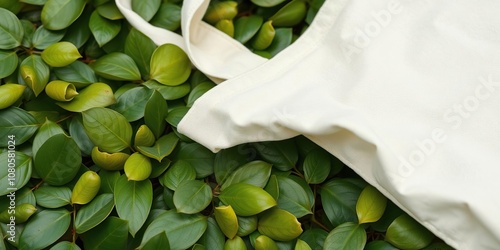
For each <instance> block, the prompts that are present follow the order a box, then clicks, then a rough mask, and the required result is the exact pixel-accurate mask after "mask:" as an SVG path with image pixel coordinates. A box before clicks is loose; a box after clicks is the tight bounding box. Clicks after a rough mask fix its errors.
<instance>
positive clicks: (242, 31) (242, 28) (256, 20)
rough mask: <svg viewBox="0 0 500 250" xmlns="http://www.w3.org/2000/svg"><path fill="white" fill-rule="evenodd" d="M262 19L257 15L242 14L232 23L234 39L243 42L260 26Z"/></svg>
mask: <svg viewBox="0 0 500 250" xmlns="http://www.w3.org/2000/svg"><path fill="white" fill-rule="evenodd" d="M262 23H263V19H262V17H260V16H258V15H252V16H242V17H240V18H238V20H236V22H235V23H234V39H236V40H238V41H239V42H240V43H242V44H244V43H246V42H248V41H250V39H252V37H253V36H255V34H257V32H258V31H259V29H260V26H262Z"/></svg>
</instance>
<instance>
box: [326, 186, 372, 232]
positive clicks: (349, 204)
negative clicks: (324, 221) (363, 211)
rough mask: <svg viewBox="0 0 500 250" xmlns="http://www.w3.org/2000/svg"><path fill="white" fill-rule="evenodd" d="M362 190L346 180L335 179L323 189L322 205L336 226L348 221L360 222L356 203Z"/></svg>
mask: <svg viewBox="0 0 500 250" xmlns="http://www.w3.org/2000/svg"><path fill="white" fill-rule="evenodd" d="M361 190H362V189H361V188H360V187H358V186H356V185H355V184H353V183H351V182H349V181H346V180H345V179H334V180H332V181H329V182H327V183H326V184H324V185H323V186H322V187H321V190H320V196H321V203H322V204H323V209H324V210H325V213H326V216H327V217H328V219H329V220H330V222H331V223H332V224H333V225H334V226H338V225H340V224H342V223H344V222H348V221H351V222H357V221H358V219H357V215H356V203H357V201H358V197H359V195H360V194H361Z"/></svg>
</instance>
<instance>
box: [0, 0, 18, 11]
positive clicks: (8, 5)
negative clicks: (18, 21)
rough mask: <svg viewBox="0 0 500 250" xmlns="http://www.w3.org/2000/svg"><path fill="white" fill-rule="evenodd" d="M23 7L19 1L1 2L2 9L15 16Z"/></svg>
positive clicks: (6, 0) (4, 0)
mask: <svg viewBox="0 0 500 250" xmlns="http://www.w3.org/2000/svg"><path fill="white" fill-rule="evenodd" d="M21 7H22V3H21V2H20V1H19V0H3V1H1V2H0V8H4V9H6V10H8V11H10V12H12V13H14V14H17V13H18V12H19V11H20V10H21Z"/></svg>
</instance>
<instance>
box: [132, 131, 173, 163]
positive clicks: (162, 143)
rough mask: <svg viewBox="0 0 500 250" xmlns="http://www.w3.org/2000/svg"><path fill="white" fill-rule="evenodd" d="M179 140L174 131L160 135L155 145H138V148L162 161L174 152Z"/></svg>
mask: <svg viewBox="0 0 500 250" xmlns="http://www.w3.org/2000/svg"><path fill="white" fill-rule="evenodd" d="M178 142H179V137H177V136H176V135H175V134H174V133H168V134H166V135H164V136H162V137H160V138H159V139H158V140H157V141H156V142H155V144H154V145H153V146H151V147H146V146H138V147H137V149H138V150H139V152H141V153H142V154H144V155H145V156H147V157H150V158H153V159H156V160H157V161H159V162H160V161H162V160H163V158H165V157H167V156H169V155H170V153H172V151H173V150H174V148H175V146H177V143H178Z"/></svg>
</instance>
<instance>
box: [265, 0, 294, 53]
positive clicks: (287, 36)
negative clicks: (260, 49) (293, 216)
mask: <svg viewBox="0 0 500 250" xmlns="http://www.w3.org/2000/svg"><path fill="white" fill-rule="evenodd" d="M299 1H300V0H299ZM292 38H293V30H292V28H278V29H275V35H274V39H273V42H272V43H271V45H269V47H267V49H266V51H267V52H269V53H270V54H271V56H275V55H277V54H278V53H280V52H281V51H282V50H284V49H285V48H286V47H288V46H290V44H292Z"/></svg>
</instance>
